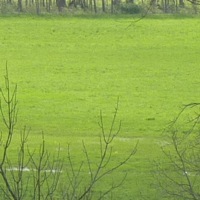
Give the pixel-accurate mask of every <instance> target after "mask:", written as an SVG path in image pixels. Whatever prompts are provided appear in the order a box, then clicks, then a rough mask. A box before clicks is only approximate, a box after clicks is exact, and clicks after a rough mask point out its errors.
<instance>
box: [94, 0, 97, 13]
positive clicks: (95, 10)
mask: <svg viewBox="0 0 200 200" xmlns="http://www.w3.org/2000/svg"><path fill="white" fill-rule="evenodd" d="M94 12H95V13H97V2H96V0H94Z"/></svg>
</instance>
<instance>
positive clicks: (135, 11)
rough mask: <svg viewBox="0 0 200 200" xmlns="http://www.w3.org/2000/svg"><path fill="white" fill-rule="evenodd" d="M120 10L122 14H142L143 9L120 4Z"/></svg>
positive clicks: (134, 5)
mask: <svg viewBox="0 0 200 200" xmlns="http://www.w3.org/2000/svg"><path fill="white" fill-rule="evenodd" d="M120 10H121V12H122V13H126V14H138V13H141V12H142V10H143V8H142V6H139V5H137V4H134V3H122V4H121V5H120Z"/></svg>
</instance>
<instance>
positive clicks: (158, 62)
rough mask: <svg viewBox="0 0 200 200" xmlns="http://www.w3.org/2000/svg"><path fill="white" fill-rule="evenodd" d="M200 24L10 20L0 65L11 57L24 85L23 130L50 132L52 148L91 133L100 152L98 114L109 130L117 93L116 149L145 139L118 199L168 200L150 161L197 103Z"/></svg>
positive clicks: (0, 43)
mask: <svg viewBox="0 0 200 200" xmlns="http://www.w3.org/2000/svg"><path fill="white" fill-rule="evenodd" d="M199 29H200V26H199V19H198V18H194V19H193V18H184V19H181V18H178V19H174V18H171V17H169V18H165V19H163V17H162V18H161V19H159V17H156V18H155V19H148V18H147V19H144V20H142V21H140V22H138V23H133V19H132V18H130V19H129V18H119V17H118V18H110V19H108V18H96V19H93V18H73V17H49V18H48V17H45V18H43V17H2V18H1V20H0V30H1V31H0V37H1V40H0V60H1V65H0V72H1V77H2V78H3V75H4V72H5V63H6V61H7V62H8V68H9V72H10V77H11V80H12V82H13V83H17V84H18V99H19V117H18V126H17V129H18V130H20V129H21V128H22V127H23V126H24V125H27V126H30V127H31V129H32V131H31V134H32V136H33V138H34V137H36V138H37V134H39V133H40V132H41V130H43V131H44V133H45V135H46V138H47V141H48V144H49V145H50V146H51V148H54V145H58V144H59V143H61V146H63V147H65V146H66V145H67V143H68V142H69V141H70V143H71V144H72V146H73V145H74V146H77V143H78V144H80V143H81V142H80V141H82V139H84V140H85V141H86V144H87V143H88V146H89V148H90V149H93V148H94V146H93V143H94V141H98V138H97V136H98V135H99V133H100V132H101V131H100V128H99V126H98V121H99V112H100V110H102V111H103V116H104V120H105V123H106V127H107V128H108V129H109V124H110V122H111V120H112V115H113V111H114V107H115V104H116V101H117V98H118V97H119V114H118V121H119V120H120V119H121V120H122V130H121V139H120V138H119V141H118V142H119V143H118V142H117V145H116V146H115V147H116V149H119V151H118V152H127V151H128V150H129V149H130V148H131V147H132V146H134V145H135V143H136V141H137V140H139V141H140V142H139V147H138V152H137V154H136V156H135V157H134V158H133V159H132V162H131V163H130V164H129V165H128V166H125V170H124V171H128V172H129V176H128V179H127V182H126V184H125V185H124V186H123V187H122V189H121V190H119V191H118V194H117V196H118V198H119V199H122V198H123V199H139V197H140V196H141V195H140V192H142V194H143V195H145V196H150V197H148V199H160V197H157V196H156V195H157V193H156V191H154V189H152V188H151V187H150V185H151V181H152V180H151V173H150V172H151V167H152V166H151V161H152V160H153V159H156V158H157V157H159V156H160V154H161V152H160V150H159V149H160V144H161V143H162V140H163V139H162V131H163V130H164V128H165V127H166V126H167V124H168V122H169V121H170V120H172V119H173V118H174V117H175V116H176V114H177V113H178V111H179V108H180V106H181V105H183V104H187V103H191V102H196V101H198V94H199V90H200V89H199V87H198V85H199V76H198V75H199V66H198V64H199V63H200V57H199V46H200V36H199V32H200V30H199ZM1 80H2V81H1V83H3V79H1ZM32 142H33V143H34V140H33V141H32ZM36 143H37V141H36ZM79 146H80V145H78V148H77V147H76V148H75V149H76V150H75V154H76V153H77V152H79V151H80V150H81V147H80V148H79ZM127 149H128V150H127ZM116 151H117V150H116ZM121 156H123V155H121ZM80 157H81V156H80ZM122 173H124V172H123V171H122ZM115 199H116V198H115Z"/></svg>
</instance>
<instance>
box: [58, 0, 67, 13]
mask: <svg viewBox="0 0 200 200" xmlns="http://www.w3.org/2000/svg"><path fill="white" fill-rule="evenodd" d="M56 5H57V7H58V11H59V12H62V9H63V8H64V7H66V2H65V0H56Z"/></svg>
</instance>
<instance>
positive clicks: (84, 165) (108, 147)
mask: <svg viewBox="0 0 200 200" xmlns="http://www.w3.org/2000/svg"><path fill="white" fill-rule="evenodd" d="M4 79H5V88H3V87H0V94H1V98H0V114H1V116H2V124H4V127H5V128H2V132H1V135H0V149H1V151H0V152H1V153H0V156H1V158H0V195H1V197H2V198H3V199H4V200H8V199H9V200H24V199H33V200H53V199H61V200H64V199H67V200H73V199H76V200H78V199H87V200H89V199H92V198H93V196H94V192H95V189H96V188H97V183H99V182H101V181H103V180H105V179H106V178H109V177H112V175H113V173H114V172H117V170H118V169H119V168H120V167H122V166H123V165H125V164H126V163H127V162H128V161H129V160H130V159H131V158H132V156H133V155H134V154H135V153H136V150H137V144H136V145H135V146H134V148H133V149H132V150H131V152H130V154H128V155H127V156H126V157H125V158H124V159H122V160H121V161H120V162H118V163H114V164H113V163H112V158H113V147H112V144H113V141H114V139H115V138H116V137H117V136H118V134H119V132H120V129H121V122H120V123H119V126H118V127H117V128H116V127H115V124H116V117H117V112H118V102H117V106H116V109H115V112H114V116H113V120H112V123H111V127H110V129H109V131H108V133H107V134H106V130H105V127H104V121H103V116H102V112H101V113H100V123H99V126H100V128H101V134H100V141H99V147H100V151H99V159H98V161H97V162H94V161H93V157H92V156H90V151H89V150H88V149H87V147H86V144H85V142H84V141H83V143H82V147H83V155H84V159H83V161H80V165H78V164H77V163H74V162H73V155H71V153H70V148H69V147H68V151H67V162H66V163H68V165H69V167H66V166H64V164H65V165H67V164H66V163H65V161H64V158H62V159H61V157H60V150H59V149H60V148H58V153H57V154H55V155H51V154H50V153H49V151H48V150H47V148H46V145H45V139H44V134H43V133H42V138H41V144H39V146H38V148H37V147H36V148H31V147H30V145H29V143H28V137H29V132H30V130H29V129H27V128H26V127H24V129H23V130H22V131H21V132H20V133H16V132H15V126H16V123H17V113H18V112H17V111H18V109H17V85H15V87H14V88H13V89H12V87H11V85H10V80H9V76H8V69H7V66H6V75H5V77H4ZM17 136H20V142H19V147H18V149H17V150H15V152H16V154H15V155H14V154H13V153H10V152H11V149H12V148H13V146H12V145H13V143H14V141H15V138H16V137H17ZM13 156H14V157H15V159H13ZM85 169H87V171H88V172H89V178H87V177H88V174H87V176H86V177H85V174H84V173H83V171H84V170H85ZM125 178H126V175H125V176H124V177H122V179H121V180H120V181H119V180H118V181H117V182H114V181H113V182H112V183H111V185H110V186H109V187H108V188H107V189H106V190H104V191H101V192H100V194H98V195H97V196H96V195H95V199H103V198H104V197H105V196H106V195H108V194H110V193H112V191H113V190H114V189H116V188H119V187H120V186H121V185H122V183H123V182H124V180H125ZM65 183H66V184H65Z"/></svg>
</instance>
